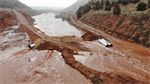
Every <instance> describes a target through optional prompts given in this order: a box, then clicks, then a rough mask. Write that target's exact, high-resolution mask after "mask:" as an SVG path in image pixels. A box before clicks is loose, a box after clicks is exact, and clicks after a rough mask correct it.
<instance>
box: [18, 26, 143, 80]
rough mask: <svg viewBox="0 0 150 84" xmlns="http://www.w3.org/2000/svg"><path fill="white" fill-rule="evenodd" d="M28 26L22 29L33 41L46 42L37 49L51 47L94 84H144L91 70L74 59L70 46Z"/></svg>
mask: <svg viewBox="0 0 150 84" xmlns="http://www.w3.org/2000/svg"><path fill="white" fill-rule="evenodd" d="M26 25H31V24H21V25H20V27H21V28H23V29H25V31H26V32H27V33H28V35H29V36H30V39H31V40H32V41H35V40H36V39H38V38H41V39H43V40H44V43H43V44H44V45H42V44H40V45H39V46H38V47H37V49H39V50H45V49H49V47H48V45H49V46H50V47H52V48H53V49H54V50H57V51H59V52H61V54H62V56H63V58H64V60H65V62H66V63H67V64H68V65H70V66H71V67H73V68H75V69H77V70H78V71H79V72H80V73H81V74H83V75H85V76H86V77H87V78H89V79H91V81H92V82H93V83H120V82H121V83H143V82H141V81H138V80H135V79H134V78H132V77H130V76H127V75H123V74H121V73H120V74H119V75H118V74H117V73H107V72H104V73H102V72H99V71H96V70H93V69H90V68H88V67H86V66H84V65H82V64H81V63H80V62H78V61H76V60H75V58H74V57H73V55H74V54H76V53H74V50H72V49H70V48H68V46H66V45H63V44H61V43H59V42H56V41H55V40H50V39H46V38H47V37H48V36H47V37H46V38H45V37H44V36H46V35H43V34H37V33H35V31H33V30H32V29H30V28H28V26H26ZM35 29H36V28H35ZM52 44H53V45H52ZM45 45H46V46H45Z"/></svg>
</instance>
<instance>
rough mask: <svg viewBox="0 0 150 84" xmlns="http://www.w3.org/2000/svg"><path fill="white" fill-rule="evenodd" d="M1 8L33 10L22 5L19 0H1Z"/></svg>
mask: <svg viewBox="0 0 150 84" xmlns="http://www.w3.org/2000/svg"><path fill="white" fill-rule="evenodd" d="M0 8H10V9H18V10H20V9H31V8H30V7H28V6H26V5H25V4H23V3H21V2H20V1H19V0H0Z"/></svg>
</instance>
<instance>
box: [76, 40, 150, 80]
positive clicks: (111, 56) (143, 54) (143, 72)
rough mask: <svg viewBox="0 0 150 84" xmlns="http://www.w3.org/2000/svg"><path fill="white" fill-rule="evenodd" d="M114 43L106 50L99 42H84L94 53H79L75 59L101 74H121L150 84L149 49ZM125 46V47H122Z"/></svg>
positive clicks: (135, 45) (124, 43)
mask: <svg viewBox="0 0 150 84" xmlns="http://www.w3.org/2000/svg"><path fill="white" fill-rule="evenodd" d="M119 43H120V42H117V41H116V42H115V41H114V42H113V44H114V46H113V47H110V48H106V47H104V46H102V45H101V44H99V43H98V42H84V41H82V44H83V45H85V46H86V47H88V48H90V49H91V50H92V52H79V55H75V56H74V57H75V59H76V60H77V61H79V62H81V63H82V64H84V65H86V66H87V67H90V68H92V69H94V70H97V71H101V72H121V73H124V74H127V75H130V76H132V77H133V78H135V79H138V80H142V81H145V82H150V67H149V66H150V56H149V49H147V48H144V47H142V46H139V45H137V44H132V43H128V42H123V41H121V43H120V45H116V44H119ZM121 45H123V46H121Z"/></svg>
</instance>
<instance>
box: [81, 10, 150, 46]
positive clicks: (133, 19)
mask: <svg viewBox="0 0 150 84" xmlns="http://www.w3.org/2000/svg"><path fill="white" fill-rule="evenodd" d="M80 20H81V21H82V22H84V23H86V24H88V25H90V26H93V27H95V28H97V29H99V30H102V31H105V32H107V33H108V34H110V35H113V36H115V37H118V38H121V39H123V40H128V41H130V42H135V43H139V44H142V45H144V46H147V47H149V45H150V40H149V39H150V35H149V32H150V30H149V28H150V17H149V15H148V14H140V15H136V16H128V15H113V14H112V13H108V14H101V15H99V14H96V13H92V11H91V12H89V13H87V14H85V15H84V16H82V17H81V18H80Z"/></svg>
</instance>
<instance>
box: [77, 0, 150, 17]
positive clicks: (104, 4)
mask: <svg viewBox="0 0 150 84" xmlns="http://www.w3.org/2000/svg"><path fill="white" fill-rule="evenodd" d="M139 1H140V0H118V1H115V2H114V1H113V2H109V0H101V2H100V1H99V0H97V1H95V0H91V1H90V2H88V3H87V4H85V5H84V6H80V7H79V9H78V10H77V11H76V15H77V18H80V17H82V15H84V14H85V13H87V12H89V11H90V10H95V11H96V10H100V9H101V10H102V9H104V10H105V11H111V9H112V7H114V8H113V14H114V15H118V14H120V13H121V9H120V6H119V4H122V5H127V4H128V3H134V4H136V3H138V2H139ZM148 8H150V0H148ZM146 9H147V4H145V3H139V4H138V6H137V11H143V10H146Z"/></svg>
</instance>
